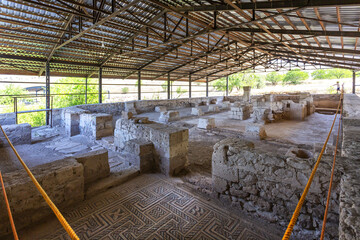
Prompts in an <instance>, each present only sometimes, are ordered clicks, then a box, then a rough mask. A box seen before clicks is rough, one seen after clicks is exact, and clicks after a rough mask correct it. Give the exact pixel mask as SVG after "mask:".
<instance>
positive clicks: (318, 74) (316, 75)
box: [311, 69, 331, 79]
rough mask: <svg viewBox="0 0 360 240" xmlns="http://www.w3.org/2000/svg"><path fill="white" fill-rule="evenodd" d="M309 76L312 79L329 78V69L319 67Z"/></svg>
mask: <svg viewBox="0 0 360 240" xmlns="http://www.w3.org/2000/svg"><path fill="white" fill-rule="evenodd" d="M311 77H312V78H313V79H329V78H331V74H330V73H329V70H324V69H319V70H316V71H314V72H312V73H311Z"/></svg>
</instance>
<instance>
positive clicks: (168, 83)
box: [167, 73, 171, 99]
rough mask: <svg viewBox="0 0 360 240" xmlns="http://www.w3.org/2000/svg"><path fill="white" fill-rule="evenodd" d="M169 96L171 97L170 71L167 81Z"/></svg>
mask: <svg viewBox="0 0 360 240" xmlns="http://www.w3.org/2000/svg"><path fill="white" fill-rule="evenodd" d="M167 98H168V99H170V98H171V96H170V73H168V82H167Z"/></svg>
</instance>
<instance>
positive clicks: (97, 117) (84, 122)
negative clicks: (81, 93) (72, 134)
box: [79, 113, 114, 140]
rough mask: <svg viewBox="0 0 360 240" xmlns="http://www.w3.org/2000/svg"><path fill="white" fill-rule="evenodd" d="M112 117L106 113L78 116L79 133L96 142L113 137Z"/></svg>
mask: <svg viewBox="0 0 360 240" xmlns="http://www.w3.org/2000/svg"><path fill="white" fill-rule="evenodd" d="M112 118H113V117H112V115H111V114H106V113H92V114H86V113H85V114H80V125H79V126H80V133H81V134H83V135H85V136H88V137H90V138H91V139H92V140H97V139H100V138H102V137H107V136H111V135H113V131H114V128H113V123H112Z"/></svg>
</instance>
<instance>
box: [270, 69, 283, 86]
mask: <svg viewBox="0 0 360 240" xmlns="http://www.w3.org/2000/svg"><path fill="white" fill-rule="evenodd" d="M283 78H284V75H282V74H279V73H277V72H271V73H269V74H266V81H268V82H270V83H271V85H274V86H275V85H278V84H279V83H280V82H281V81H282V80H283Z"/></svg>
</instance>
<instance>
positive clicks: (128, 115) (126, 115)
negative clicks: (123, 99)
mask: <svg viewBox="0 0 360 240" xmlns="http://www.w3.org/2000/svg"><path fill="white" fill-rule="evenodd" d="M132 117H133V113H132V112H126V111H122V112H121V118H123V119H131V118H132Z"/></svg>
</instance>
